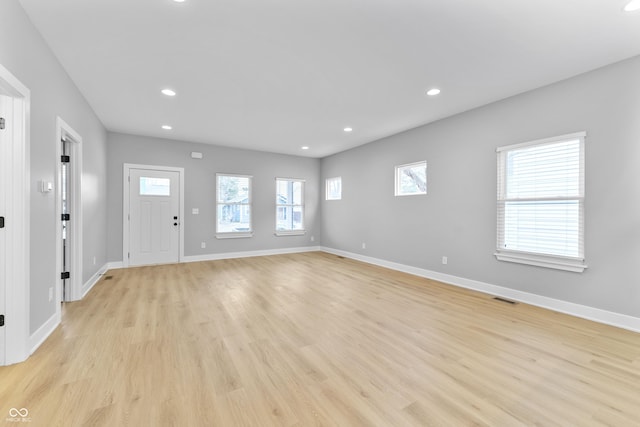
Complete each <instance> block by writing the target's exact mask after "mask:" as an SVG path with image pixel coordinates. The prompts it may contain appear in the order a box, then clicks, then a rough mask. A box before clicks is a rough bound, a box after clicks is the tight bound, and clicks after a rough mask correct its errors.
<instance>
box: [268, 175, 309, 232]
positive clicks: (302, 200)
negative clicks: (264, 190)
mask: <svg viewBox="0 0 640 427" xmlns="http://www.w3.org/2000/svg"><path fill="white" fill-rule="evenodd" d="M278 181H287V182H300V183H301V184H302V188H301V195H300V197H301V202H302V204H300V205H296V204H291V203H278ZM304 187H305V180H304V179H298V178H276V217H275V225H276V231H275V235H276V236H301V235H303V234H305V233H306V230H305V227H304V226H305V221H304V194H305V188H304ZM282 207H285V208H286V207H291V208H295V207H300V208H301V211H302V229H300V230H278V210H279V209H280V208H282Z"/></svg>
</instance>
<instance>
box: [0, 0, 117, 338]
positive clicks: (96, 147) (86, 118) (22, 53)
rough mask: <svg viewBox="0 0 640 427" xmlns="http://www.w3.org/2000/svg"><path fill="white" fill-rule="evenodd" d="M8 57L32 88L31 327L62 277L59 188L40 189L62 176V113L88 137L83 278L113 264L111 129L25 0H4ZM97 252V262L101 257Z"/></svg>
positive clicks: (4, 54) (1, 11) (1, 54)
mask: <svg viewBox="0 0 640 427" xmlns="http://www.w3.org/2000/svg"><path fill="white" fill-rule="evenodd" d="M0 64H2V65H3V66H4V67H5V68H7V69H8V70H9V71H10V72H11V73H12V74H13V75H15V76H16V77H17V78H18V79H19V80H20V81H21V82H22V83H23V84H24V85H25V86H27V87H28V88H29V89H30V90H31V165H30V166H31V224H30V226H31V242H30V244H31V260H30V262H31V283H30V285H29V286H30V310H31V312H30V313H31V314H30V316H31V317H30V330H31V332H32V333H33V332H34V331H36V330H37V329H38V328H39V327H40V326H42V325H43V324H44V322H45V321H46V320H48V319H49V318H50V317H51V316H52V315H53V314H54V313H55V304H56V302H55V301H51V302H50V301H49V287H52V286H55V284H56V277H55V272H56V265H55V260H56V257H55V254H56V248H57V242H56V239H55V232H56V227H58V226H59V224H60V222H59V221H57V220H56V218H55V193H54V192H51V193H48V194H42V193H39V192H38V191H37V185H38V182H39V181H40V180H46V181H51V182H56V179H55V174H56V163H57V162H56V156H55V153H56V144H57V141H56V116H60V117H61V118H62V119H63V120H64V121H65V122H67V123H68V124H69V125H70V126H71V127H72V128H73V129H74V130H75V131H77V132H78V133H79V134H80V135H81V136H82V138H83V144H84V145H83V177H82V180H83V181H82V184H83V190H82V196H83V206H82V209H83V215H84V219H85V223H84V227H83V233H84V234H83V251H84V261H83V269H84V271H83V283H84V282H85V281H86V280H88V279H89V278H90V277H91V276H92V275H93V274H94V273H96V272H97V271H98V269H99V268H100V267H101V266H103V265H104V264H105V263H106V260H107V257H106V246H105V244H104V242H105V241H106V210H105V207H106V197H105V194H106V187H105V184H106V178H105V176H106V145H105V144H106V131H105V129H104V127H103V126H102V124H101V123H100V121H99V120H98V118H97V117H96V115H95V114H94V113H93V110H92V109H91V107H90V106H89V105H88V104H87V102H86V100H85V99H84V97H83V96H82V94H81V93H80V92H79V91H78V89H77V88H76V86H75V85H74V84H73V82H72V81H71V79H70V78H69V76H68V75H67V74H66V72H65V70H64V69H63V68H62V66H61V65H60V63H59V62H58V60H57V59H56V58H55V57H54V55H53V53H52V52H51V51H50V50H49V48H48V46H47V44H46V43H45V41H44V40H43V39H42V37H41V36H40V33H38V32H37V30H36V29H35V28H34V27H33V25H32V24H31V21H30V20H29V18H28V17H27V16H26V14H25V13H24V11H23V9H22V7H21V6H20V5H19V3H18V1H17V0H2V6H1V8H0ZM94 256H95V257H96V264H95V265H94V263H93V257H94Z"/></svg>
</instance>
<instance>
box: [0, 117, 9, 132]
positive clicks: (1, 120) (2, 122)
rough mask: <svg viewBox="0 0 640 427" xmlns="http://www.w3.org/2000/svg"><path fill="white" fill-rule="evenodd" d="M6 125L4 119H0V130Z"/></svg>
mask: <svg viewBox="0 0 640 427" xmlns="http://www.w3.org/2000/svg"><path fill="white" fill-rule="evenodd" d="M6 125H7V122H6V120H5V119H4V117H0V130H3V129H4V128H5V127H6Z"/></svg>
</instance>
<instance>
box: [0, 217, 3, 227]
mask: <svg viewBox="0 0 640 427" xmlns="http://www.w3.org/2000/svg"><path fill="white" fill-rule="evenodd" d="M0 228H4V217H3V216H0Z"/></svg>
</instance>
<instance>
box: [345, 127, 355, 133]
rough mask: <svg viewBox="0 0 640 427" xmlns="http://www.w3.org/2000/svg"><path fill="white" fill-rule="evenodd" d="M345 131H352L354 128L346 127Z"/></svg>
mask: <svg viewBox="0 0 640 427" xmlns="http://www.w3.org/2000/svg"><path fill="white" fill-rule="evenodd" d="M344 131H345V132H351V131H353V129H352V128H344Z"/></svg>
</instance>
